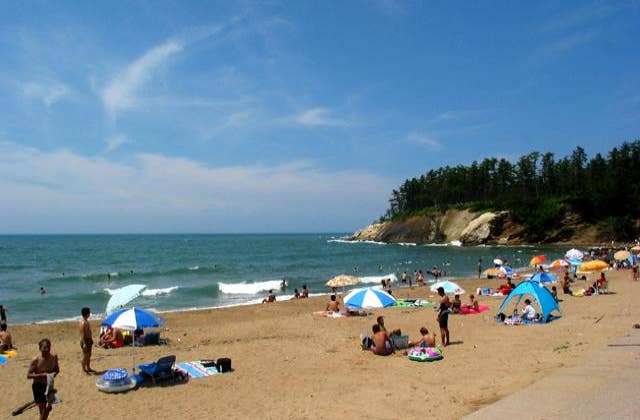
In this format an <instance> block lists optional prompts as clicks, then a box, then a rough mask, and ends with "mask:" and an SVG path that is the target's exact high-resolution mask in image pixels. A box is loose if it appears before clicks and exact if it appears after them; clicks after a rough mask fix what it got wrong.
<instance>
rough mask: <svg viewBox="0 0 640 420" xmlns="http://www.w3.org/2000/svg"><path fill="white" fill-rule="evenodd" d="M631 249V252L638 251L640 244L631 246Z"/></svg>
mask: <svg viewBox="0 0 640 420" xmlns="http://www.w3.org/2000/svg"><path fill="white" fill-rule="evenodd" d="M631 251H633V252H640V246H638V245H636V246H634V247H632V248H631Z"/></svg>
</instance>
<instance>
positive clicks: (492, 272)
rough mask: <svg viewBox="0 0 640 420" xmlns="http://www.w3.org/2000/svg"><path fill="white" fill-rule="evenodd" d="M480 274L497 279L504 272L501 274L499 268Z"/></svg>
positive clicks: (489, 269) (488, 269)
mask: <svg viewBox="0 0 640 420" xmlns="http://www.w3.org/2000/svg"><path fill="white" fill-rule="evenodd" d="M482 274H484V275H485V276H487V277H489V276H493V277H498V276H500V275H503V274H504V272H502V271H501V270H500V269H499V268H487V269H486V270H484V271H483V272H482Z"/></svg>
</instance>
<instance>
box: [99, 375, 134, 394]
mask: <svg viewBox="0 0 640 420" xmlns="http://www.w3.org/2000/svg"><path fill="white" fill-rule="evenodd" d="M136 384H137V383H136V380H135V378H133V377H131V376H127V377H126V378H125V379H123V380H120V381H107V380H105V379H103V378H98V379H97V380H96V386H97V387H98V390H100V391H102V392H107V393H115V392H127V391H129V390H130V389H133V388H135V387H136Z"/></svg>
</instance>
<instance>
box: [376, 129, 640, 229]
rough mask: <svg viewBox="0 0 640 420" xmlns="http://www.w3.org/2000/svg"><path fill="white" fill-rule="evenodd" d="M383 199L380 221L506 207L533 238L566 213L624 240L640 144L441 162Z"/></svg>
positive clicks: (633, 218)
mask: <svg viewBox="0 0 640 420" xmlns="http://www.w3.org/2000/svg"><path fill="white" fill-rule="evenodd" d="M389 203H390V205H389V208H388V209H387V212H386V214H385V215H384V216H383V217H382V218H381V221H388V220H395V219H398V218H404V217H408V216H413V215H419V214H425V213H427V212H431V211H434V210H435V211H444V210H446V209H448V208H451V207H457V208H469V209H471V210H477V211H480V210H508V211H510V212H511V213H512V215H513V217H514V219H515V220H516V221H517V222H519V223H521V224H522V225H523V226H524V227H525V229H526V230H527V233H528V234H529V236H530V237H531V238H532V239H535V238H536V237H538V236H541V235H542V232H544V230H545V229H548V228H551V227H557V225H558V224H559V223H561V221H562V220H563V218H564V217H565V215H566V214H567V213H568V212H572V213H576V214H578V215H579V216H580V217H581V218H582V219H583V220H584V221H587V222H592V223H596V224H597V225H598V227H599V228H600V230H601V231H602V232H605V233H606V234H609V235H610V236H611V237H612V238H614V237H615V238H620V239H632V238H634V237H636V235H637V233H638V225H637V222H638V220H639V218H640V141H638V140H636V141H634V142H625V143H623V144H622V145H620V146H619V147H614V148H613V149H612V150H610V151H609V152H608V153H607V155H606V156H602V155H601V154H600V153H598V154H596V155H595V156H593V157H592V158H589V157H588V156H587V155H586V153H585V151H584V149H583V148H582V147H576V149H575V150H574V151H573V152H572V153H571V155H570V156H566V157H562V158H559V159H557V158H556V157H555V156H554V154H553V153H544V154H542V153H539V152H531V153H529V154H527V155H524V156H521V157H520V158H519V159H518V160H517V161H516V162H515V163H511V162H509V161H508V160H506V159H496V158H487V159H484V160H482V161H481V162H476V161H474V162H473V163H472V164H471V165H469V166H464V165H458V166H454V167H450V166H446V167H441V168H438V169H433V170H429V171H428V172H427V173H425V174H423V175H421V176H420V177H418V178H411V179H407V180H406V181H405V182H404V183H403V184H402V185H401V186H400V187H399V188H398V189H397V190H396V189H394V190H393V192H392V194H391V198H390V199H389Z"/></svg>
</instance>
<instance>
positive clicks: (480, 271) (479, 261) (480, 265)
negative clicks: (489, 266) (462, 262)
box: [478, 258, 482, 278]
mask: <svg viewBox="0 0 640 420" xmlns="http://www.w3.org/2000/svg"><path fill="white" fill-rule="evenodd" d="M481 275H482V258H478V278H480V276H481Z"/></svg>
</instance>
